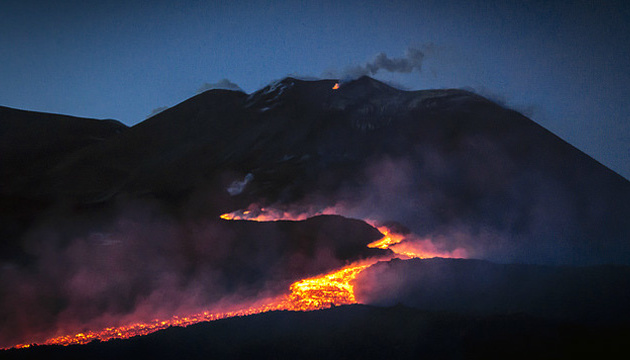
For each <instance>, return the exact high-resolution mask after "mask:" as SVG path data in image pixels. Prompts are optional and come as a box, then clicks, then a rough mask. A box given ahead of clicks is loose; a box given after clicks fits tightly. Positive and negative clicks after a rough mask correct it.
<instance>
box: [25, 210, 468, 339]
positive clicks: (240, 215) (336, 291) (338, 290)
mask: <svg viewBox="0 0 630 360" xmlns="http://www.w3.org/2000/svg"><path fill="white" fill-rule="evenodd" d="M331 213H334V211H332V210H331V209H327V210H324V211H322V212H317V213H315V214H305V213H300V214H294V213H288V212H282V211H277V210H266V209H259V210H257V211H249V210H239V211H235V212H232V213H228V214H224V215H221V218H222V219H224V220H248V221H278V220H304V219H305V218H308V217H311V216H315V215H320V214H331ZM366 222H368V223H370V224H371V225H373V226H375V224H374V222H371V221H366ZM375 227H376V228H377V229H378V230H379V231H380V232H381V233H382V234H383V237H382V238H381V239H379V240H377V241H375V242H372V243H370V244H368V247H371V248H379V249H390V250H392V252H393V253H394V254H395V255H393V256H391V257H390V259H391V258H394V257H398V258H404V259H407V258H427V257H435V256H440V257H454V256H453V254H449V253H427V252H416V251H414V250H413V249H409V248H407V247H399V246H400V245H401V242H402V241H403V240H404V236H403V235H401V234H398V233H395V232H392V231H391V230H390V229H389V228H388V227H386V226H375ZM455 256H456V255H455ZM380 260H388V259H367V260H363V261H361V262H358V263H354V264H351V265H349V266H346V267H343V268H341V269H338V270H335V271H333V272H331V273H327V274H322V275H319V276H316V277H312V278H307V279H302V280H299V281H296V282H294V283H293V284H291V286H290V287H289V293H288V294H284V295H280V296H277V297H274V298H271V299H264V300H260V301H259V302H257V303H255V304H250V305H249V306H248V307H246V308H242V309H238V310H234V311H224V312H213V311H203V312H200V313H197V314H191V315H186V316H174V317H171V318H170V319H154V320H153V321H150V322H145V323H133V324H128V325H125V326H119V327H108V328H105V329H102V330H100V331H85V332H81V333H77V334H73V335H63V336H58V337H54V338H50V339H48V340H46V341H45V342H43V343H42V345H71V344H86V343H89V342H91V341H93V340H100V341H107V340H110V339H126V338H130V337H134V336H139V335H146V334H150V333H152V332H155V331H158V330H161V329H165V328H168V327H171V326H181V327H184V326H188V325H192V324H195V323H199V322H204V321H213V320H218V319H223V318H228V317H235V316H246V315H252V314H258V313H262V312H267V311H274V310H288V311H312V310H319V309H326V308H329V307H332V306H337V305H348V304H356V303H357V300H356V299H355V295H354V289H353V285H352V281H353V280H354V279H355V278H356V277H357V275H358V274H359V273H360V272H361V271H363V270H364V269H366V268H368V267H370V266H372V265H374V264H375V263H377V262H378V261H380ZM30 346H32V344H19V345H14V346H13V347H14V348H27V347H30Z"/></svg>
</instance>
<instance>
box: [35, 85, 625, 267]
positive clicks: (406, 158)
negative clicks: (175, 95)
mask: <svg viewBox="0 0 630 360" xmlns="http://www.w3.org/2000/svg"><path fill="white" fill-rule="evenodd" d="M335 83H336V81H334V80H321V81H301V80H297V79H293V78H286V79H283V80H281V81H278V82H274V83H272V84H270V85H269V86H267V87H265V88H263V89H261V90H259V91H257V92H255V93H252V94H250V95H247V94H245V93H242V92H237V91H228V90H210V91H208V92H205V93H202V94H199V95H197V96H195V97H193V98H191V99H189V100H186V101H184V102H182V103H181V104H179V105H176V106H174V107H172V108H170V109H168V110H166V111H164V112H162V113H160V114H158V115H156V116H154V117H152V118H150V119H147V120H146V121H144V122H142V123H140V124H138V125H136V126H134V127H132V128H130V129H128V130H126V131H124V132H123V133H121V134H120V135H118V136H115V137H112V138H110V139H108V140H104V141H100V142H98V143H95V144H92V145H90V146H87V147H82V148H80V149H78V150H77V151H75V152H72V153H71V154H70V155H68V156H66V157H64V158H63V159H62V160H60V161H57V162H55V163H54V166H50V167H47V168H46V169H45V170H44V171H43V172H42V173H41V177H40V178H38V182H37V183H36V184H33V185H32V192H31V193H33V194H37V195H34V196H42V197H47V198H56V199H63V201H65V202H68V203H73V204H91V205H90V206H103V207H107V206H108V204H111V203H114V202H117V203H118V204H120V202H121V201H123V200H124V199H127V200H128V199H151V201H157V202H159V203H160V204H163V205H164V206H167V207H168V208H169V209H172V210H173V211H175V212H177V213H181V214H184V216H186V217H195V216H216V215H219V214H221V213H224V212H227V211H232V210H236V209H239V208H245V207H247V206H248V205H250V204H259V205H273V206H280V207H281V206H293V207H300V206H301V207H305V206H321V207H324V206H337V207H339V204H342V205H343V208H344V211H343V214H344V215H348V216H354V217H359V218H366V217H369V218H372V219H375V220H380V221H387V220H395V221H398V222H400V223H402V224H404V225H405V226H407V227H409V228H410V229H411V230H412V231H413V232H414V233H416V234H418V235H419V236H422V237H426V238H430V239H432V241H433V242H435V243H437V244H438V246H439V247H441V248H443V249H445V250H453V249H456V248H465V249H467V251H468V254H469V255H470V256H472V257H477V258H484V259H489V260H494V261H499V262H521V263H540V264H596V263H619V264H628V263H630V241H628V239H630V225H629V224H628V222H627V219H628V218H629V217H630V184H629V182H628V181H627V180H626V179H624V178H623V177H621V176H619V175H618V174H616V173H614V172H613V171H611V170H609V169H608V168H606V167H604V166H603V165H601V164H600V163H598V162H597V161H595V160H593V159H592V158H590V157H589V156H587V155H585V154H584V153H582V152H581V151H579V150H578V149H576V148H574V147H573V146H571V145H570V144H568V143H566V142H565V141H563V140H561V139H560V138H558V137H557V136H555V135H554V134H552V133H550V132H549V131H547V130H546V129H544V128H542V127H541V126H539V125H538V124H536V123H535V122H533V121H532V120H530V119H528V118H526V117H525V116H523V115H521V114H519V113H517V112H515V111H513V110H509V109H506V108H503V107H501V106H499V105H497V104H495V103H493V102H491V101H489V100H487V99H485V98H483V97H481V96H478V95H476V94H474V93H471V92H468V91H464V90H456V89H450V90H423V91H402V90H398V89H395V88H392V87H390V86H388V85H386V84H384V83H381V82H379V81H377V80H374V79H371V78H369V77H362V78H359V79H357V80H354V81H350V82H346V83H342V84H341V86H340V87H339V89H336V90H335V89H333V86H334V84H335ZM246 178H247V179H249V180H251V181H245V180H244V179H246ZM239 181H241V182H243V183H244V185H243V186H242V187H243V188H242V189H239V191H236V192H232V193H231V194H230V193H228V192H227V191H226V189H227V188H229V187H230V185H231V184H234V183H236V182H239ZM127 200H124V201H127ZM34 216H37V214H35V215H34Z"/></svg>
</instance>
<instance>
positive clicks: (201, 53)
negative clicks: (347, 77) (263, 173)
mask: <svg viewBox="0 0 630 360" xmlns="http://www.w3.org/2000/svg"><path fill="white" fill-rule="evenodd" d="M429 44H432V45H431V46H427V45H429ZM408 47H418V48H422V49H425V58H424V62H423V64H422V71H421V72H412V73H408V74H390V73H386V72H379V73H377V74H376V76H375V77H376V78H377V79H381V80H386V81H393V82H396V83H398V84H400V85H401V86H404V87H406V88H409V89H427V88H444V87H459V88H461V87H471V88H474V89H475V90H476V91H477V92H479V93H481V94H482V95H485V96H488V97H490V98H492V99H494V100H499V101H502V102H504V103H506V104H507V106H509V107H512V108H515V109H517V110H520V111H522V112H524V113H525V114H526V115H528V116H530V117H531V118H533V119H534V120H536V121H537V122H538V123H540V124H541V125H543V126H545V127H546V128H548V129H549V130H551V131H553V132H554V133H556V134H558V135H559V136H560V137H562V138H564V139H565V140H567V141H569V142H570V143H572V144H573V145H575V146H576V147H578V148H580V149H581V150H583V151H584V152H586V153H587V154H589V155H591V156H593V157H594V158H595V159H597V160H599V161H600V162H602V163H604V164H605V165H607V166H609V167H610V168H612V169H613V170H615V171H617V172H618V173H620V174H622V175H623V176H625V177H626V178H630V116H629V115H628V114H630V101H628V99H629V98H630V6H629V5H626V4H624V2H623V1H618V2H610V1H518V2H517V1H505V0H503V1H474V0H468V1H448V0H441V1H395V0H394V1H369V0H362V1H345V2H343V1H326V0H320V1H275V2H271V1H251V0H250V1H237V0H233V1H179V2H175V1H173V2H166V1H159V0H158V1H132V0H130V1H92V0H83V1H31V0H17V1H14V0H3V1H2V2H0V49H2V51H0V105H5V106H10V107H16V108H21V109H28V110H38V111H46V112H54V113H63V114H70V115H76V116H85V117H95V118H114V119H118V120H121V121H122V122H124V123H126V124H128V125H133V124H135V123H138V122H139V121H142V120H143V119H145V118H146V117H147V116H148V115H149V114H150V113H151V112H152V111H153V110H154V109H156V108H159V107H163V106H172V105H175V104H177V103H179V102H181V101H183V100H185V99H187V98H189V97H191V96H193V95H195V94H196V92H197V91H198V89H199V88H200V87H202V85H203V84H204V83H215V82H218V81H219V80H221V79H223V78H228V79H230V80H231V81H233V82H235V83H236V84H238V85H239V86H240V87H241V88H243V89H244V90H245V91H246V92H252V91H255V90H257V89H259V88H261V87H262V86H264V85H266V84H267V83H269V82H270V81H273V80H276V79H279V78H283V77H285V76H287V75H289V74H292V75H298V76H314V77H319V76H322V74H325V73H331V72H332V73H336V74H341V73H343V71H344V70H345V69H346V68H348V67H350V66H355V65H362V64H365V63H366V62H368V61H370V60H372V59H373V58H374V56H375V55H376V54H377V53H379V52H384V53H386V54H387V55H388V56H389V57H401V56H403V55H404V53H405V50H406V49H407V48H408Z"/></svg>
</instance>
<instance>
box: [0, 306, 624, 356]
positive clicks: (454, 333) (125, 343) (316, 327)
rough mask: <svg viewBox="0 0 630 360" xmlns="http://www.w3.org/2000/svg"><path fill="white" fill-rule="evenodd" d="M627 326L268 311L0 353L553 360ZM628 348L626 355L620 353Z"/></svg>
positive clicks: (596, 348) (587, 350)
mask: <svg viewBox="0 0 630 360" xmlns="http://www.w3.org/2000/svg"><path fill="white" fill-rule="evenodd" d="M628 336H630V327H629V326H586V325H577V324H571V323H562V322H556V321H548V320H543V319H540V318H535V317H530V316H528V315H524V314H512V315H496V316H487V317H473V316H465V315H457V314H454V313H443V312H426V311H421V310H417V309H413V308H409V307H404V306H394V307H388V308H380V307H372V306H365V305H351V306H343V307H337V308H332V309H328V310H321V311H315V312H271V313H265V314H260V315H253V316H248V317H243V318H231V319H225V320H220V321H215V322H210V323H200V324H197V325H193V326H190V327H188V328H169V329H166V330H163V331H160V332H157V333H154V334H151V335H148V336H143V337H136V338H132V339H128V340H114V341H109V342H105V343H98V342H93V343H90V344H88V345H83V346H80V345H75V346H68V347H62V346H36V347H33V348H29V349H24V350H8V351H3V352H0V357H1V358H3V359H217V358H226V359H228V358H229V359H285V358H286V359H288V358H294V359H412V358H413V359H417V358H440V359H445V358H448V359H459V358H465V359H532V358H535V359H558V358H567V359H569V358H571V359H575V358H581V359H585V358H586V359H588V358H594V359H595V358H597V359H602V358H613V357H616V358H623V357H625V356H627V355H628V350H627V346H626V343H627V339H628ZM623 354H625V356H624V355H623Z"/></svg>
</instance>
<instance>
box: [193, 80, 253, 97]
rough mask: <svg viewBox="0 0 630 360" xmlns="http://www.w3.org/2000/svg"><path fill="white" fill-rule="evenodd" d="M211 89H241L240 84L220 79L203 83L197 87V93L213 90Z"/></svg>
mask: <svg viewBox="0 0 630 360" xmlns="http://www.w3.org/2000/svg"><path fill="white" fill-rule="evenodd" d="M213 89H223V90H234V91H243V89H241V87H240V86H238V85H237V84H235V83H233V82H232V81H230V80H228V79H221V80H219V81H217V82H216V83H207V82H206V83H203V85H201V87H199V89H197V94H201V93H202V92H204V91H208V90H213Z"/></svg>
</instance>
